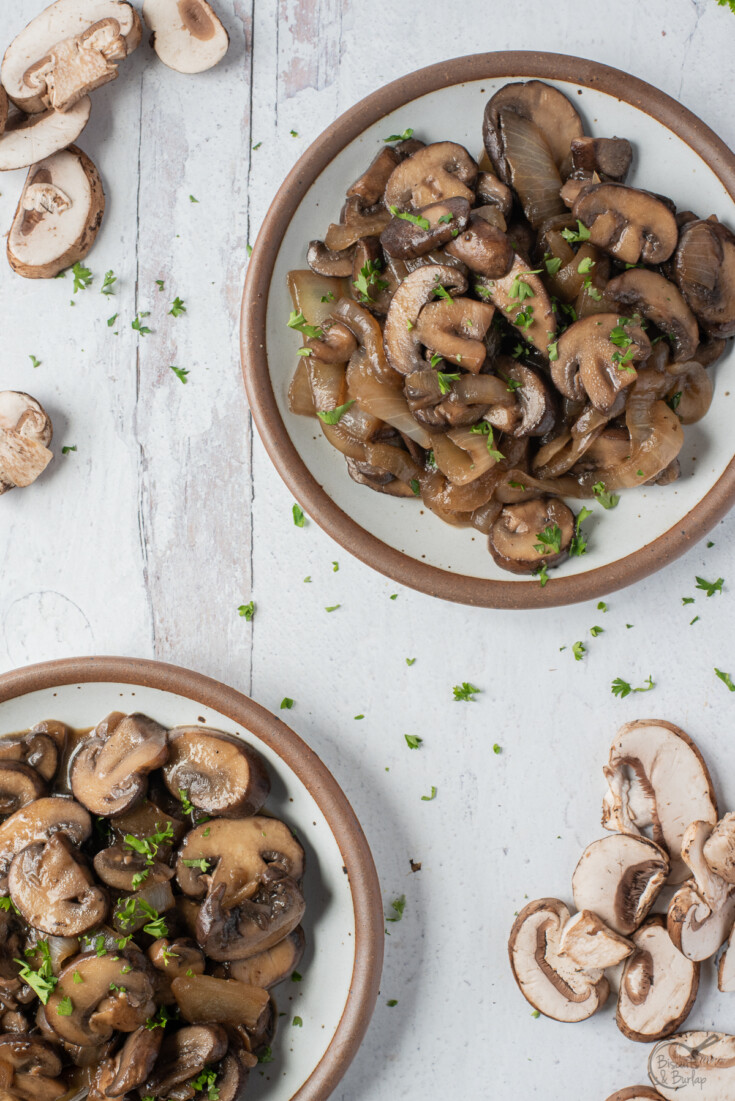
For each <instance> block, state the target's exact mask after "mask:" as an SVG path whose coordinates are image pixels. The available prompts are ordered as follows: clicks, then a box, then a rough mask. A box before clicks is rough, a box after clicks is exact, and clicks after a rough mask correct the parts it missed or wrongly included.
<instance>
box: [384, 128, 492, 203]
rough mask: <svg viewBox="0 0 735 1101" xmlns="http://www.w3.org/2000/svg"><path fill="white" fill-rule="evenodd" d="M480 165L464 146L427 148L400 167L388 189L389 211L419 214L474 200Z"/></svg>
mask: <svg viewBox="0 0 735 1101" xmlns="http://www.w3.org/2000/svg"><path fill="white" fill-rule="evenodd" d="M476 179H477V165H476V164H475V162H474V161H473V159H472V157H471V156H470V155H469V153H468V152H467V150H466V149H465V148H464V146H462V145H457V143H456V142H453V141H438V142H434V143H433V144H432V145H425V146H424V147H423V148H422V149H419V150H417V151H416V152H415V153H414V154H413V155H412V156H410V157H407V158H406V160H404V161H401V163H400V164H399V165H397V166H396V167H395V168H394V169H393V171H392V173H391V175H390V177H389V179H388V182H387V184H386V185H385V195H384V200H383V201H384V202H385V205H386V207H387V208H388V210H390V208H391V207H397V208H398V210H400V211H406V210H418V209H420V208H421V207H424V206H427V205H428V204H429V203H433V202H438V201H441V200H446V199H457V198H459V199H466V200H467V201H468V202H470V203H473V202H474V199H475V195H474V192H473V191H472V185H473V184H474V182H475V180H476Z"/></svg>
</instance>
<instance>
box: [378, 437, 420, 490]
mask: <svg viewBox="0 0 735 1101" xmlns="http://www.w3.org/2000/svg"><path fill="white" fill-rule="evenodd" d="M365 457H366V459H367V461H368V462H369V463H371V465H372V466H379V467H380V468H381V470H387V471H389V473H391V474H392V475H393V477H394V478H398V479H399V481H401V482H405V483H406V485H408V484H409V483H410V482H411V481H412V479H414V478H419V476H420V474H421V472H422V471H421V467H420V466H419V464H418V463H417V462H416V461H415V460H414V459H412V458H411V456H410V455H409V453H408V452H407V451H404V450H403V448H401V447H392V446H391V445H390V444H389V443H369V444H368V445H367V447H366V448H365Z"/></svg>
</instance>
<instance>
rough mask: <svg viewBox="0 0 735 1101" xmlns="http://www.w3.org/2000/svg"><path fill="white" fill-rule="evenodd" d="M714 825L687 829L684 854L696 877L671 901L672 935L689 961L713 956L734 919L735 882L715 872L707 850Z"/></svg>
mask: <svg viewBox="0 0 735 1101" xmlns="http://www.w3.org/2000/svg"><path fill="white" fill-rule="evenodd" d="M712 828H713V827H712V823H711V822H692V823H691V825H689V826H688V827H687V829H686V830H685V831H684V837H683V840H682V846H681V855H682V858H683V859H684V861H685V862H686V864H687V865H688V866H689V868H690V869H691V871H692V875H693V879H690V880H688V881H687V882H686V883H685V884H684V885H683V886H682V887H680V888H679V890H678V891H677V892H676V894H675V895H674V897H673V898H672V899H671V902H670V903H669V910H668V916H667V928H668V930H669V936H670V937H671V939H672V941H673V942H674V944H675V945H676V947H677V948H678V949H679V951H680V952H683V953H684V955H685V956H686V957H687V958H688V959H690V960H706V959H709V958H710V957H711V956H714V954H715V952H716V951H717V949H718V948H719V947H720V945H721V944H724V942H725V940H727V937H728V936H729V935H730V932H731V930H732V928H733V922H735V885H734V884H732V883H727V882H726V881H725V880H724V879H722V878H721V877H720V876H719V875H716V874H715V872H713V871H712V869H711V868H710V867H709V865H708V863H707V860H706V857H705V853H704V848H705V844H706V842H707V840H708V838H709V837H710V836H711V834H712Z"/></svg>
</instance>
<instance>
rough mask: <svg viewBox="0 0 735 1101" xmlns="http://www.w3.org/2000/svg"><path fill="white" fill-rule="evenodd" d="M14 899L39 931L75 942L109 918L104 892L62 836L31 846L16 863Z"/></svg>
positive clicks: (11, 878)
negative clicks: (72, 938) (106, 916)
mask: <svg viewBox="0 0 735 1101" xmlns="http://www.w3.org/2000/svg"><path fill="white" fill-rule="evenodd" d="M8 887H9V889H10V897H11V899H12V900H13V902H14V903H15V905H16V906H17V907H18V909H19V910H20V912H21V914H22V915H23V917H24V918H25V920H26V921H27V922H28V924H29V925H32V926H33V928H34V929H40V931H41V932H42V933H48V934H49V935H50V936H54V937H76V936H79V934H80V933H85V932H86V931H87V930H88V929H92V928H93V927H94V926H96V925H99V923H100V922H101V921H103V920H104V918H105V914H106V913H107V897H106V895H105V892H104V891H102V890H101V889H100V888H99V887H97V886H95V884H94V876H93V875H92V873H91V872H90V870H89V868H88V867H87V866H86V864H84V863H82V858H80V857H79V856H77V854H76V852H75V849H74V847H73V845H72V843H71V842H70V841H69V839H68V837H66V836H65V835H64V834H63V833H56V834H54V835H53V836H52V837H50V838H49V840H48V841H46V842H43V841H40V842H36V843H35V844H33V845H29V846H28V847H27V848H26V849H23V851H22V852H19V853H18V854H17V856H15V857H14V858H13V862H12V863H11V865H10V873H9V875H8Z"/></svg>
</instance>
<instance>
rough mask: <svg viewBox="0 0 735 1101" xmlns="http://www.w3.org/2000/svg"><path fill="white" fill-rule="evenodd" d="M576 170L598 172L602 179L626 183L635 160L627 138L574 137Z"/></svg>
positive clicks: (573, 146)
mask: <svg viewBox="0 0 735 1101" xmlns="http://www.w3.org/2000/svg"><path fill="white" fill-rule="evenodd" d="M571 152H572V165H573V166H574V170H575V172H584V173H587V174H589V175H592V174H594V173H595V172H596V173H597V174H598V176H599V177H600V179H602V180H612V181H613V183H625V178H626V176H627V175H628V172H629V171H630V166H631V163H632V161H633V147H632V145H631V144H630V142H629V141H628V139H627V138H587V137H583V138H574V140H573V141H572V143H571Z"/></svg>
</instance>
